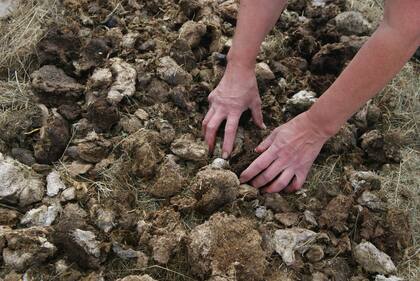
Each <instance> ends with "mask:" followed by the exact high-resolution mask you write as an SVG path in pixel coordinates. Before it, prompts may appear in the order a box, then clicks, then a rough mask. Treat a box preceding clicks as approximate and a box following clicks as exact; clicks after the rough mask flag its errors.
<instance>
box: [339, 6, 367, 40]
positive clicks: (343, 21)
mask: <svg viewBox="0 0 420 281" xmlns="http://www.w3.org/2000/svg"><path fill="white" fill-rule="evenodd" d="M335 25H336V26H337V30H338V31H339V32H341V33H343V34H345V35H352V34H354V35H366V34H368V33H369V32H370V31H371V29H372V25H371V24H370V23H369V22H368V21H367V20H366V19H365V18H364V17H363V15H362V14H361V13H359V12H356V11H346V12H342V13H340V14H338V15H337V16H336V17H335Z"/></svg>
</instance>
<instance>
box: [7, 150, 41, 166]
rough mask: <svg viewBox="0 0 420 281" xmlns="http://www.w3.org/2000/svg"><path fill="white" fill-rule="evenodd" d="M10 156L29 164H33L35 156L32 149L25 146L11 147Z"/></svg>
mask: <svg viewBox="0 0 420 281" xmlns="http://www.w3.org/2000/svg"><path fill="white" fill-rule="evenodd" d="M12 157H13V158H14V159H16V160H18V161H19V162H21V163H23V164H25V165H28V166H31V165H33V164H35V157H34V154H33V152H32V151H30V150H29V149H25V148H13V149H12Z"/></svg>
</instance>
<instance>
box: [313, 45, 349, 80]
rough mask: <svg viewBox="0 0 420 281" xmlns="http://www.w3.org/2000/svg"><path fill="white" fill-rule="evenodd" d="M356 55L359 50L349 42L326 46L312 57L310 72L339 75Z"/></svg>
mask: <svg viewBox="0 0 420 281" xmlns="http://www.w3.org/2000/svg"><path fill="white" fill-rule="evenodd" d="M356 53H357V49H356V48H354V46H352V45H351V44H350V43H349V42H347V43H344V42H342V43H341V42H340V43H332V44H325V45H323V46H322V47H321V49H320V50H319V51H318V52H317V53H316V54H315V55H314V56H313V57H312V61H311V65H310V70H311V72H312V73H314V74H334V75H338V74H339V73H340V72H341V71H342V69H343V67H344V65H345V64H346V62H347V61H348V60H350V59H352V58H353V56H354V55H355V54H356Z"/></svg>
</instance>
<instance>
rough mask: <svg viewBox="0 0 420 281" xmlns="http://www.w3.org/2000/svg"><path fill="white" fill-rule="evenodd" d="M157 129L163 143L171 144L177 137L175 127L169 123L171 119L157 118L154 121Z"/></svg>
mask: <svg viewBox="0 0 420 281" xmlns="http://www.w3.org/2000/svg"><path fill="white" fill-rule="evenodd" d="M153 123H154V124H153V125H154V126H155V127H156V129H157V130H158V131H159V135H160V142H161V143H162V144H170V143H171V142H172V141H173V140H174V139H175V135H176V132H175V129H174V127H173V126H172V125H171V124H170V123H169V121H167V120H164V119H157V120H154V122H153Z"/></svg>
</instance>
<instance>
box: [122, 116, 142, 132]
mask: <svg viewBox="0 0 420 281" xmlns="http://www.w3.org/2000/svg"><path fill="white" fill-rule="evenodd" d="M119 125H120V126H121V127H122V129H123V130H124V132H126V133H128V134H134V133H135V132H137V131H138V130H140V129H141V128H144V125H143V123H142V122H141V121H140V120H139V119H138V118H137V117H135V116H133V117H129V116H124V117H122V118H121V120H120V123H119Z"/></svg>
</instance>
